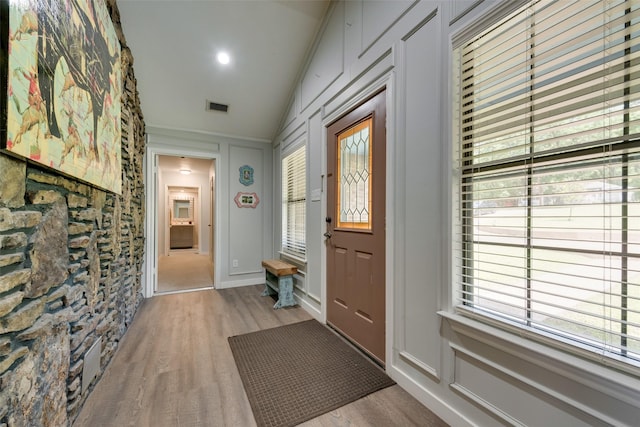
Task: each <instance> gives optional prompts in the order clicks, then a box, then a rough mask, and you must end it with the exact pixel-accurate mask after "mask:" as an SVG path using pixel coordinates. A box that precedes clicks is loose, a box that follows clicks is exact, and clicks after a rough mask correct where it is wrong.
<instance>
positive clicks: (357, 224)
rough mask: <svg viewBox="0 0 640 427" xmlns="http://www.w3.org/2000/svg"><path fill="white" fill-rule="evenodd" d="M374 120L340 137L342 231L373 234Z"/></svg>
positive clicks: (351, 129) (339, 211)
mask: <svg viewBox="0 0 640 427" xmlns="http://www.w3.org/2000/svg"><path fill="white" fill-rule="evenodd" d="M372 123H373V119H372V118H368V119H367V120H365V121H363V122H360V123H358V124H356V125H354V126H352V127H351V128H349V129H347V130H345V131H344V132H342V133H340V134H339V135H338V150H337V151H338V167H337V173H338V177H337V178H338V179H337V183H338V185H337V187H338V192H337V196H338V203H337V209H338V212H337V214H338V215H337V217H338V223H337V227H339V228H357V229H363V230H371V216H372V215H371V126H372Z"/></svg>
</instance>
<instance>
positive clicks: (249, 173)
mask: <svg viewBox="0 0 640 427" xmlns="http://www.w3.org/2000/svg"><path fill="white" fill-rule="evenodd" d="M240 183H241V184H242V185H246V186H247V187H248V186H249V185H251V184H253V168H252V167H251V166H248V165H244V166H240Z"/></svg>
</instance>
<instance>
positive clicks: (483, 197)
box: [454, 0, 640, 363]
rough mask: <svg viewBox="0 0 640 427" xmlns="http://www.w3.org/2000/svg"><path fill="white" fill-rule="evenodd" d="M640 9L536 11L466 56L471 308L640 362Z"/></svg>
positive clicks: (462, 262)
mask: <svg viewBox="0 0 640 427" xmlns="http://www.w3.org/2000/svg"><path fill="white" fill-rule="evenodd" d="M639 34H640V0H634V1H624V0H615V1H589V0H578V1H568V0H562V1H555V2H554V1H534V2H530V3H529V4H528V5H526V6H524V7H522V8H521V9H519V10H517V11H515V12H513V13H512V14H510V15H509V16H507V17H506V18H504V19H503V20H502V21H501V22H499V23H497V24H496V25H494V26H492V27H491V28H489V29H487V30H486V31H484V32H483V33H481V34H479V35H477V36H475V37H474V38H473V39H472V40H469V41H468V42H466V43H464V44H462V45H461V46H460V47H459V48H457V49H456V51H455V59H454V66H455V65H457V68H458V73H459V75H458V77H457V81H456V83H455V85H454V87H455V90H456V97H457V102H456V104H457V105H456V108H455V111H454V119H455V120H457V122H456V123H457V125H456V126H457V127H456V128H455V129H454V134H455V135H457V137H458V140H459V141H460V142H459V147H458V150H457V152H458V161H459V164H458V168H459V172H460V187H459V190H458V195H459V197H458V211H457V212H458V215H459V217H458V218H457V220H458V224H459V230H460V241H459V242H458V249H459V250H458V251H457V253H458V254H459V256H458V266H457V267H458V269H459V272H460V280H461V284H462V285H461V286H460V289H459V293H458V304H459V307H460V308H462V309H463V310H465V311H467V312H469V311H474V312H476V313H480V314H482V315H487V316H492V317H494V318H496V319H501V320H502V321H504V322H508V323H512V324H515V325H520V326H521V327H528V328H533V329H535V330H537V331H538V332H541V333H544V334H546V335H551V336H554V337H557V338H558V339H560V340H562V341H567V342H572V343H574V344H577V345H579V346H581V347H586V348H589V349H592V350H596V351H598V352H601V353H603V354H606V355H609V356H613V357H616V358H622V359H623V360H626V361H633V363H639V362H640V37H638V36H639Z"/></svg>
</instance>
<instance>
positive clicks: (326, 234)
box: [324, 231, 331, 239]
mask: <svg viewBox="0 0 640 427" xmlns="http://www.w3.org/2000/svg"><path fill="white" fill-rule="evenodd" d="M324 237H326V238H327V239H329V238H331V233H329V232H328V231H327V232H326V233H324Z"/></svg>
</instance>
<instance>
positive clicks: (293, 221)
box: [282, 146, 307, 258]
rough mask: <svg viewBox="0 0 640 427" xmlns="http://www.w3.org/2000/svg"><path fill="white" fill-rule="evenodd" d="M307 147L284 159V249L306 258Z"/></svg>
mask: <svg viewBox="0 0 640 427" xmlns="http://www.w3.org/2000/svg"><path fill="white" fill-rule="evenodd" d="M306 177H307V173H306V155H305V147H304V146H303V147H300V148H298V149H297V150H296V151H294V152H293V153H291V154H289V155H288V156H286V157H285V158H284V159H283V160H282V251H283V252H285V253H288V254H290V255H294V256H297V257H300V258H304V257H305V254H306V234H305V224H306V203H307V202H306V191H307V184H306V180H307V178H306Z"/></svg>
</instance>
